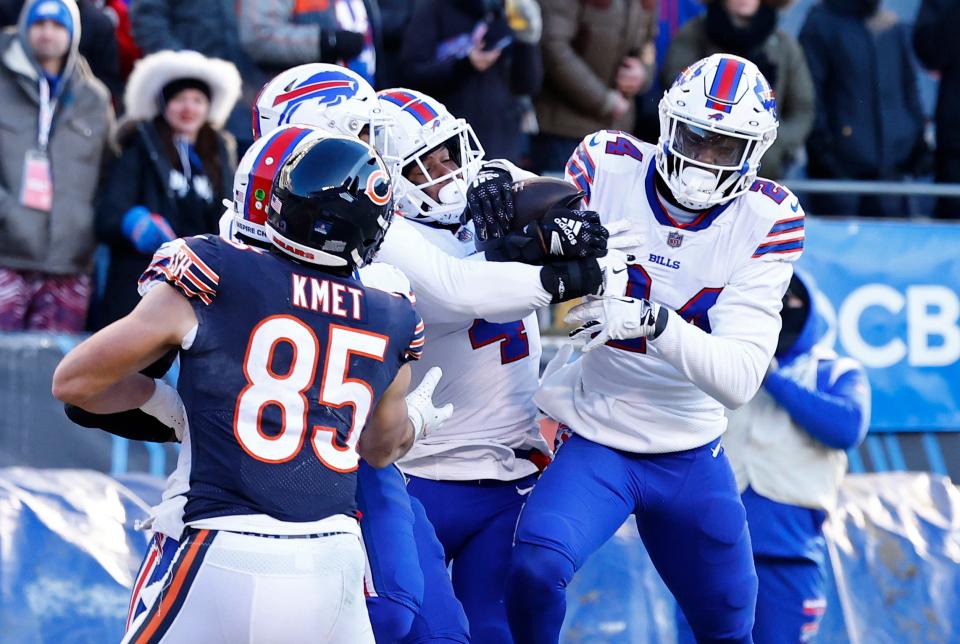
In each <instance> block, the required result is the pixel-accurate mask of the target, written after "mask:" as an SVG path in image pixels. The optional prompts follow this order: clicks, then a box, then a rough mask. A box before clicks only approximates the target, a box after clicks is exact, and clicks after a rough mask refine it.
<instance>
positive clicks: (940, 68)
mask: <svg viewBox="0 0 960 644" xmlns="http://www.w3.org/2000/svg"><path fill="white" fill-rule="evenodd" d="M957 25H960V0H923V3H922V4H921V5H920V13H919V14H917V22H916V24H915V25H914V28H913V47H914V49H915V50H916V52H917V56H918V57H919V58H920V61H921V62H922V63H923V64H924V66H926V67H927V68H928V69H930V70H933V71H936V72H939V73H940V89H939V91H938V94H937V115H936V123H937V151H936V180H937V182H939V183H960V37H958V35H957ZM936 216H937V217H942V218H949V219H960V199H956V198H954V199H946V198H942V199H939V200H938V201H937V210H936Z"/></svg>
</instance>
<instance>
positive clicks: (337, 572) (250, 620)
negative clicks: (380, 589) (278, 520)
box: [123, 530, 374, 644]
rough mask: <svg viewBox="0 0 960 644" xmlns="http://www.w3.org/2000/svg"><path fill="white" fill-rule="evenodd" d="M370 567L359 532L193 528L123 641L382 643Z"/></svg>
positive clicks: (146, 594) (146, 596)
mask: <svg viewBox="0 0 960 644" xmlns="http://www.w3.org/2000/svg"><path fill="white" fill-rule="evenodd" d="M363 573H364V552H363V547H362V546H361V543H360V538H359V537H358V536H357V535H353V534H336V535H331V536H324V537H313V538H297V539H277V538H270V537H262V536H250V535H244V534H237V533H234V532H224V531H219V530H195V531H188V532H187V533H185V535H184V539H183V541H182V543H181V544H180V549H179V551H178V552H177V555H176V558H175V559H174V561H173V563H172V564H171V566H170V570H169V571H168V572H167V574H166V576H165V577H164V578H163V580H162V581H160V582H159V583H158V584H155V586H158V588H157V589H156V590H154V591H153V592H152V593H151V592H148V590H147V589H145V590H144V592H143V597H144V601H145V603H146V604H147V610H146V611H144V612H143V613H142V614H141V615H140V616H139V617H137V619H136V620H135V621H134V623H133V624H132V625H131V626H130V629H129V630H128V631H127V633H126V636H125V637H124V639H123V642H124V644H126V643H127V642H131V643H135V644H146V643H147V642H150V643H153V642H164V643H170V644H176V643H181V642H182V643H185V644H187V643H188V644H195V643H196V642H204V644H215V643H217V642H223V643H224V644H239V643H247V642H249V643H251V644H258V643H260V642H263V643H264V644H283V643H286V642H296V643H298V644H299V643H301V642H331V643H334V644H337V643H340V642H343V643H345V644H354V643H357V644H373V643H374V639H373V630H372V628H371V627H370V619H369V617H368V616H367V608H366V603H365V600H364V596H363ZM150 595H154V596H152V597H151V596H150Z"/></svg>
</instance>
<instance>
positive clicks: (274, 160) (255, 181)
mask: <svg viewBox="0 0 960 644" xmlns="http://www.w3.org/2000/svg"><path fill="white" fill-rule="evenodd" d="M327 136H330V133H328V132H325V131H323V130H320V129H318V128H313V127H305V126H302V125H284V126H281V127H278V128H272V129H271V130H270V132H268V133H267V134H265V135H264V136H261V137H260V138H258V139H257V140H256V141H255V142H254V143H253V145H251V146H250V148H249V149H247V151H246V153H245V154H244V155H243V158H241V159H240V163H239V164H238V165H237V171H236V173H234V175H233V203H232V205H231V207H232V209H233V227H234V230H235V231H236V233H237V234H238V235H241V236H242V237H243V238H244V240H245V241H254V242H260V243H263V244H269V243H270V239H269V238H268V237H267V231H266V229H265V228H264V226H265V225H266V221H267V204H268V203H270V195H271V189H272V188H273V179H274V177H275V176H276V174H277V169H278V168H279V167H280V166H281V165H283V162H284V161H286V160H287V159H288V158H289V157H290V155H291V154H293V152H294V150H296V149H298V148H300V147H302V146H303V145H305V144H307V143H309V142H311V141H316V140H318V139H322V138H324V137H327Z"/></svg>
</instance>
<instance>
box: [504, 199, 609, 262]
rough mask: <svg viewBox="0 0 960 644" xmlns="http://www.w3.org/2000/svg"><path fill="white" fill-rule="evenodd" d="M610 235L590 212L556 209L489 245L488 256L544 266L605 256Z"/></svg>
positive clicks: (598, 218) (560, 207) (598, 217)
mask: <svg viewBox="0 0 960 644" xmlns="http://www.w3.org/2000/svg"><path fill="white" fill-rule="evenodd" d="M609 236H610V233H609V232H608V231H607V229H606V228H605V227H604V226H603V224H601V223H600V215H598V214H597V213H595V212H593V211H591V210H570V209H569V208H564V207H563V206H555V207H554V208H551V209H550V211H549V212H547V214H546V215H545V216H544V217H543V219H540V220H539V221H532V222H530V223H529V224H527V225H526V226H525V227H524V229H523V230H522V231H521V232H519V233H508V234H507V235H505V236H504V237H501V238H500V239H499V240H497V241H496V242H494V243H488V244H487V250H486V257H487V259H488V260H491V261H497V262H523V263H525V264H537V265H542V264H546V263H549V262H559V261H569V260H575V259H588V258H591V257H594V258H595V257H603V256H604V255H606V254H607V239H608V238H609Z"/></svg>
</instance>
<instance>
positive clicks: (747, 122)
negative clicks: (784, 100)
mask: <svg viewBox="0 0 960 644" xmlns="http://www.w3.org/2000/svg"><path fill="white" fill-rule="evenodd" d="M778 126H779V122H778V121H777V102H776V99H775V97H774V94H773V90H772V89H770V84H769V83H767V80H766V79H765V78H764V77H763V74H761V73H760V70H759V69H757V66H756V65H754V64H753V63H751V62H750V61H749V60H746V59H744V58H739V57H737V56H733V55H730V54H714V55H713V56H709V57H707V58H704V59H702V60H699V61H697V62H696V63H694V64H692V65H690V66H689V67H687V68H686V69H685V70H683V72H682V73H681V74H680V75H679V76H678V77H677V79H676V80H675V81H674V82H673V85H672V86H671V87H670V89H668V90H667V91H666V92H665V93H664V95H663V99H661V101H660V139H659V141H658V143H657V159H656V161H657V171H658V172H659V173H660V176H661V177H663V180H664V181H666V183H667V186H669V188H670V191H671V192H672V193H673V196H674V198H676V200H677V201H678V202H679V203H680V204H681V205H682V206H684V207H686V208H691V209H694V210H705V209H707V208H710V207H711V206H714V205H717V204H720V203H723V202H726V201H729V200H731V199H733V198H734V197H736V196H738V195H741V194H743V193H744V192H746V191H747V190H749V189H750V186H751V185H753V181H754V179H756V177H757V171H758V170H759V168H760V157H762V156H763V154H764V152H766V151H767V149H769V147H770V146H771V145H772V144H773V142H774V140H775V139H776V138H777V127H778Z"/></svg>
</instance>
